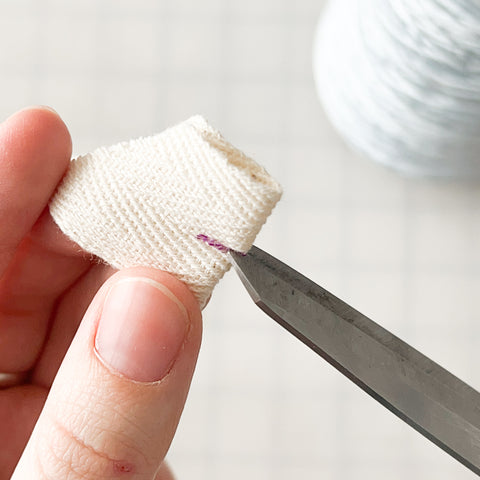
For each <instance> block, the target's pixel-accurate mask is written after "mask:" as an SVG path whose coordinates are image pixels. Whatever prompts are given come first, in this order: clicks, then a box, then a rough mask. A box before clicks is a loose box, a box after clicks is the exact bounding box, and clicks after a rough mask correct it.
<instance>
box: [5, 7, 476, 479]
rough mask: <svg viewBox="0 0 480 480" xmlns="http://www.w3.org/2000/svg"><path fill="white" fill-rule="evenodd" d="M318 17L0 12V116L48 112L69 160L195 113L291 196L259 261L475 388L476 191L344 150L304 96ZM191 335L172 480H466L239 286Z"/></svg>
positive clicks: (202, 11) (231, 284)
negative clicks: (314, 287) (64, 129)
mask: <svg viewBox="0 0 480 480" xmlns="http://www.w3.org/2000/svg"><path fill="white" fill-rule="evenodd" d="M323 3H324V2H323V1H322V0H295V1H292V0H290V1H287V0H242V1H235V0H135V1H133V0H102V1H98V0H81V1H80V0H72V1H69V2H65V1H64V0H15V1H10V0H2V1H0V65H1V67H2V68H1V74H0V116H1V117H2V118H4V117H6V116H7V115H8V114H10V113H12V112H13V111H14V110H16V109H18V108H21V107H23V106H25V105H27V104H33V103H41V104H49V105H51V106H53V107H54V108H56V109H57V110H58V111H59V112H60V114H61V115H62V116H63V117H64V119H65V120H66V122H67V124H68V125H69V127H70V129H71V132H72V137H73V141H74V153H75V154H80V153H84V152H86V151H88V150H90V149H93V148H95V147H97V146H99V145H104V144H111V143H114V142H118V141H121V140H126V139H129V138H133V137H136V136H140V135H147V134H151V133H156V132H158V131H161V130H162V129H164V128H165V127H167V126H169V125H170V124H172V123H176V122H178V121H181V120H183V119H185V118H187V117H188V116H190V115H191V114H193V113H202V114H203V115H205V116H206V117H207V118H208V119H209V120H210V121H211V123H212V125H214V126H215V127H217V128H219V129H220V130H221V131H222V132H223V133H224V135H225V136H226V137H227V138H228V139H229V140H230V141H231V142H232V143H233V144H235V145H236V146H238V147H239V148H241V149H242V150H244V151H245V152H246V153H247V154H249V155H251V156H252V157H254V158H256V159H257V160H258V161H259V162H260V163H262V164H263V165H265V166H266V167H267V169H268V170H269V171H270V173H271V174H272V175H273V176H274V177H275V178H277V179H278V180H279V181H280V182H281V183H282V184H283V186H284V190H285V195H284V198H283V200H282V201H281V203H280V204H279V206H278V207H277V208H276V210H275V212H274V214H273V216H272V218H271V219H270V221H269V222H268V224H267V225H266V227H265V229H264V230H263V231H262V233H261V235H260V238H259V239H258V241H257V244H258V245H259V246H260V247H262V248H264V249H265V250H267V251H270V252H271V253H272V254H274V255H276V256H278V257H279V258H281V259H283V260H284V261H286V262H287V263H289V264H291V265H292V266H294V267H295V268H296V269H298V270H300V271H302V272H303V273H304V274H306V275H307V276H309V277H311V278H312V279H314V280H315V281H317V283H320V284H322V285H323V286H325V287H326V288H327V289H329V290H330V291H332V292H333V293H335V294H336V295H337V296H339V297H341V298H343V299H344V300H346V301H348V302H349V303H351V304H352V305H353V306H355V307H356V308H357V309H359V310H360V311H362V312H363V313H365V314H367V315H369V316H371V317H372V318H373V319H375V320H377V321H378V322H380V323H381V324H383V325H384V326H385V327H386V328H388V329H390V330H391V331H393V332H394V333H396V334H398V335H399V336H400V337H402V338H404V339H405V340H406V341H408V342H409V343H411V344H413V345H414V346H416V347H417V348H419V349H420V350H422V351H423V352H425V353H426V354H427V355H429V356H431V357H432V358H433V359H435V360H436V361H438V362H439V363H441V364H442V365H444V366H445V367H447V368H448V369H449V370H451V371H452V372H453V373H455V374H457V375H458V376H459V377H460V378H462V379H464V380H466V381H468V382H469V383H471V384H472V385H473V386H474V387H477V388H478V387H479V386H480V367H479V362H478V360H479V358H480V353H479V347H480V318H479V316H480V315H479V312H478V302H477V299H478V296H479V293H480V275H479V274H480V248H479V245H480V208H478V205H479V204H480V191H479V189H478V187H477V186H476V185H458V184H451V183H439V182H433V181H428V180H420V179H408V178H402V177H400V176H397V175H396V174H394V173H392V172H390V171H388V170H385V169H384V168H382V167H380V166H378V165H375V164H373V163H370V162H369V161H368V160H364V159H361V158H358V157H357V156H356V155H355V154H354V153H352V152H351V151H350V150H349V149H348V148H347V147H346V146H345V145H344V143H342V141H341V140H340V139H339V138H338V136H337V135H336V134H335V132H334V131H333V130H332V128H331V127H330V126H329V124H328V122H327V120H326V118H325V117H324V114H323V112H322V108H321V106H320V104H319V102H318V101H317V98H316V94H315V88H314V83H313V78H312V68H311V55H312V53H311V46H312V40H313V33H314V29H315V25H316V23H317V20H318V18H319V16H320V14H321V11H322V8H323ZM325 74H328V72H325ZM426 148H428V146H426ZM204 317H205V334H204V343H203V347H202V351H201V355H200V358H199V363H198V369H197V373H196V376H195V378H194V381H193V385H192V389H191V395H190V397H189V400H188V403H187V406H186V408H185V412H184V416H183V418H182V422H181V424H180V427H179V430H178V435H177V437H176V439H175V441H174V443H173V445H172V449H171V451H170V453H169V459H170V462H171V464H172V466H173V468H174V469H175V471H176V472H177V474H178V478H179V479H188V478H195V479H196V480H203V479H204V480H220V479H225V478H228V479H229V480H240V479H242V480H243V479H246V478H248V479H249V480H257V479H258V480H260V479H261V480H273V479H275V480H287V479H288V480H291V479H299V480H309V479H327V480H340V479H341V480H345V479H350V478H355V479H359V480H363V479H365V480H366V479H368V480H380V479H382V480H383V479H385V478H388V479H390V480H397V479H398V480H400V479H404V478H405V477H408V478H411V479H421V480H425V479H435V480H442V479H449V480H450V479H452V478H455V479H456V480H467V479H473V478H476V477H475V476H474V475H473V474H472V473H470V472H469V471H468V470H466V469H465V468H464V467H462V466H460V465H459V464H457V463H456V462H455V461H454V460H452V459H450V457H448V456H447V455H446V454H444V453H443V452H442V451H440V450H439V449H438V448H437V447H435V446H433V445H432V444H430V443H429V442H428V441H427V440H425V439H424V438H423V437H421V436H420V435H419V434H417V433H416V432H414V431H413V430H411V429H410V428H409V427H407V426H406V425H404V424H403V423H402V422H401V421H400V420H398V419H396V417H394V416H393V415H392V414H390V413H389V412H387V411H386V410H385V409H383V408H382V407H380V406H379V405H377V404H376V402H374V401H373V400H371V399H370V398H369V397H368V396H367V395H365V394H364V393H363V392H361V391H360V390H359V389H358V388H357V387H355V386H354V385H353V384H350V382H349V381H347V380H346V379H344V378H343V377H342V376H341V375H340V374H338V373H337V372H336V371H335V370H334V369H333V368H331V367H330V366H329V365H327V364H326V363H325V362H324V361H323V360H321V359H320V358H319V357H317V356H316V355H315V354H313V353H312V352H310V351H309V350H308V349H307V348H305V347H304V346H303V345H301V344H300V343H299V342H297V341H296V340H295V339H293V337H291V336H290V335H289V334H287V333H286V332H284V331H283V330H282V329H281V328H280V327H278V326H277V325H276V324H274V322H272V321H271V320H270V319H268V318H267V317H265V316H264V315H263V314H262V313H261V312H260V311H259V310H257V309H256V307H255V306H254V305H253V304H252V303H251V302H250V300H249V298H248V297H247V294H246V293H245V292H244V290H243V288H242V287H241V285H240V282H239V280H238V279H237V278H236V276H235V275H234V274H233V273H230V274H228V275H227V276H226V278H225V279H224V280H223V281H222V283H221V285H220V286H219V287H218V289H217V290H216V292H215V294H214V297H213V298H212V300H211V302H210V304H209V305H208V307H207V308H206V310H205V312H204Z"/></svg>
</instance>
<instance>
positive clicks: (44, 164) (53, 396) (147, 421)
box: [0, 107, 201, 480]
mask: <svg viewBox="0 0 480 480" xmlns="http://www.w3.org/2000/svg"><path fill="white" fill-rule="evenodd" d="M70 156H71V139H70V135H69V132H68V129H67V127H66V126H65V124H64V123H63V121H62V120H61V119H60V117H59V116H58V114H57V113H56V112H54V111H53V110H51V109H48V108H45V107H33V108H28V109H25V110H22V111H20V112H17V113H16V114H14V115H12V116H11V117H10V118H8V119H7V120H6V121H4V122H3V123H2V124H0V372H2V373H0V425H1V428H0V480H7V479H9V478H12V479H13V480H24V479H25V480H27V479H28V480H32V479H45V478H48V479H49V480H55V479H57V478H58V479H62V480H63V479H71V480H74V479H77V478H78V479H80V478H82V479H90V478H92V479H94V478H95V479H96V478H112V479H113V478H125V479H127V478H128V479H130V478H131V479H149V480H150V479H156V480H168V479H171V478H172V474H171V472H170V471H169V469H168V467H167V466H166V465H165V462H164V457H165V455H166V452H167V450H168V447H169V445H170V442H171V440H172V438H173V435H174V433H175V429H176V426H177V423H178V420H179V417H180V415H181V412H182V409H183V405H184V402H185V398H186V395H187V392H188V388H189V385H190V380H191V376H192V374H193V370H194V367H195V362H196V358H197V355H198V350H199V346H200V342H201V313H200V310H199V307H198V304H197V301H196V300H195V298H194V297H193V295H192V294H191V292H190V291H189V290H188V288H187V287H186V286H185V285H184V284H183V283H181V282H180V281H178V280H177V279H175V278H174V277H173V276H171V275H169V274H167V273H165V272H161V271H158V270H154V269H149V268H142V267H138V268H134V269H126V270H122V271H116V270H114V269H113V268H111V267H110V266H108V265H105V264H103V263H101V262H99V261H98V259H96V258H94V257H92V256H91V255H88V254H86V253H85V252H83V251H82V250H81V249H80V248H79V247H78V246H77V245H76V244H75V243H73V242H72V241H70V240H69V239H68V238H67V237H66V236H65V235H63V233H62V232H61V231H60V230H59V229H58V227H57V226H56V225H55V223H54V222H53V220H52V218H51V217H50V214H49V212H48V201H49V199H50V197H51V196H52V194H53V192H54V191H55V188H56V186H57V185H58V183H59V182H60V180H61V178H62V176H63V175H64V173H65V171H66V170H67V168H68V165H69V160H70ZM67 351H68V353H67ZM62 361H63V363H62ZM54 380H55V382H54ZM53 382H54V383H53ZM47 396H48V399H47ZM42 409H43V411H42ZM41 412H42V413H41ZM35 425H36V426H35ZM34 427H35V429H34ZM33 429H34V433H33V434H32V430H33ZM29 438H30V440H29ZM27 442H28V445H27ZM22 452H23V454H22ZM17 464H18V465H17ZM16 466H17V467H16ZM13 472H14V473H13ZM12 475H13V476H12Z"/></svg>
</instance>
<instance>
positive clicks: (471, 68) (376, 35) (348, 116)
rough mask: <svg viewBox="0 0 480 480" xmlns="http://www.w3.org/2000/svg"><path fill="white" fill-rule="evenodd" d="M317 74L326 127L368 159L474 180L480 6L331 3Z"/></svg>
mask: <svg viewBox="0 0 480 480" xmlns="http://www.w3.org/2000/svg"><path fill="white" fill-rule="evenodd" d="M314 69H315V77H316V83H317V88H318V92H319V95H320V98H321V100H322V102H323V104H324V107H325V110H326V112H327V114H328V116H329V117H330V119H331V121H332V123H333V124H334V125H335V126H336V128H337V129H338V130H339V131H340V132H341V134H342V135H343V136H344V137H345V138H346V139H347V141H348V142H350V143H351V144H353V145H354V146H355V147H356V148H357V149H358V150H360V151H361V152H363V153H364V154H366V155H367V156H369V157H371V158H373V159H375V160H377V161H379V162H381V163H383V164H386V165H389V166H392V167H395V168H396V169H398V170H401V171H403V172H406V173H413V174H425V175H434V176H439V177H465V178H472V177H480V2H478V1H476V0H331V2H330V4H329V5H328V6H327V9H326V11H325V13H324V15H323V17H322V19H321V20H320V23H319V25H318V29H317V34H316V39H315V49H314Z"/></svg>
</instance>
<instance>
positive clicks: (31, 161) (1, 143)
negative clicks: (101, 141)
mask: <svg viewBox="0 0 480 480" xmlns="http://www.w3.org/2000/svg"><path fill="white" fill-rule="evenodd" d="M71 145H72V144H71V139H70V134H69V132H68V129H67V127H66V126H65V124H64V123H63V121H62V120H61V119H60V117H59V116H58V115H57V113H55V112H54V111H53V110H51V109H48V108H46V107H33V108H28V109H25V110H21V111H20V112H17V113H16V114H14V115H12V116H11V117H10V118H8V119H7V120H6V121H5V122H3V123H2V124H0V276H1V275H2V274H3V273H4V271H5V269H6V267H7V266H8V263H9V261H10V260H11V258H12V257H13V255H14V253H15V250H16V248H17V246H18V245H19V244H20V242H21V241H22V239H23V238H24V237H25V235H26V234H27V233H28V232H29V231H30V229H31V228H32V226H33V225H34V223H35V222H36V220H37V219H38V217H39V216H40V214H41V213H42V211H43V210H44V208H45V207H46V205H47V203H48V200H49V198H50V197H51V195H52V194H53V192H54V190H55V188H56V186H57V184H58V183H59V181H60V179H61V178H62V176H63V174H64V173H65V171H66V169H67V168H68V165H69V160H70V156H71V151H72V146H71Z"/></svg>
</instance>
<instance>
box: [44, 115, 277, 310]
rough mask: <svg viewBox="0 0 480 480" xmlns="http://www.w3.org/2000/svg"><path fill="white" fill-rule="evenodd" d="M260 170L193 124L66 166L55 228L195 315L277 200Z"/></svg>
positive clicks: (202, 124)
mask: <svg viewBox="0 0 480 480" xmlns="http://www.w3.org/2000/svg"><path fill="white" fill-rule="evenodd" d="M280 196H281V188H280V185H279V184H278V183H277V182H276V181H275V180H273V179H272V177H270V175H269V174H268V173H267V172H266V170H265V169H264V168H262V167H261V166H259V165H258V164H257V163H256V162H254V161H253V160H252V159H250V158H248V157H247V156H246V155H244V154H243V153H242V152H241V151H239V150H238V149H236V148H235V147H233V146H232V145H231V144H230V143H228V142H227V141H226V140H225V139H224V138H223V137H222V136H221V135H220V134H219V133H218V132H217V131H216V130H214V129H213V128H212V127H211V126H210V125H209V124H208V123H207V122H206V121H205V120H204V119H203V118H202V117H200V116H195V117H192V118H190V119H189V120H187V121H185V122H183V123H180V124H179V125H177V126H174V127H172V128H169V129H167V130H165V131H164V132H162V133H160V134H158V135H155V136H151V137H146V138H139V139H137V140H131V141H129V142H123V143H120V144H117V145H113V146H110V147H101V148H98V149H96V150H95V151H93V152H92V153H89V154H87V155H83V156H80V157H78V158H76V159H74V160H73V161H72V162H71V165H70V168H69V170H68V172H67V174H66V176H65V178H64V179H63V181H62V183H61V184H60V186H59V187H58V189H57V192H56V193H55V195H54V197H53V198H52V200H51V202H50V212H51V215H52V217H53V219H54V220H55V222H56V223H57V224H58V226H59V227H60V229H61V230H62V231H63V232H64V233H65V234H66V235H67V236H68V237H70V238H71V239H72V240H73V241H75V242H76V243H77V244H78V245H79V246H80V247H82V248H83V249H84V250H86V251H87V252H90V253H92V254H94V255H96V256H98V257H99V258H101V259H103V260H104V261H105V262H107V263H108V264H110V265H112V266H114V267H116V268H126V267H133V266H149V267H155V268H159V269H162V270H165V271H167V272H170V273H172V274H174V275H175V276H176V277H178V278H179V279H180V280H182V281H184V282H185V283H186V284H187V285H188V286H189V287H190V289H191V290H192V292H193V293H194V294H195V296H196V297H197V299H198V301H199V303H200V305H201V306H202V307H203V306H204V305H205V302H206V301H207V299H208V298H209V296H210V295H211V292H212V290H213V288H214V286H215V285H216V284H217V282H218V281H219V280H220V278H221V277H222V276H223V275H224V273H225V272H226V271H227V270H228V269H229V267H230V262H229V260H228V255H227V254H226V252H227V251H228V250H229V249H231V250H236V251H239V252H247V251H248V250H249V249H250V247H251V246H252V243H253V241H254V239H255V237H256V235H257V234H258V232H259V231H260V228H261V227H262V225H263V224H264V223H265V221H266V219H267V217H268V216H269V215H270V213H271V211H272V209H273V207H274V206H275V204H276V203H277V201H278V200H279V199H280Z"/></svg>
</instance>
